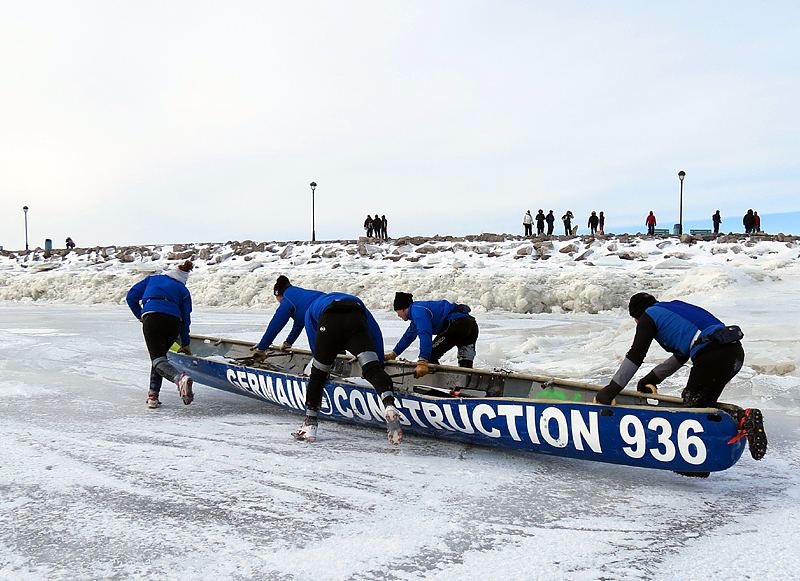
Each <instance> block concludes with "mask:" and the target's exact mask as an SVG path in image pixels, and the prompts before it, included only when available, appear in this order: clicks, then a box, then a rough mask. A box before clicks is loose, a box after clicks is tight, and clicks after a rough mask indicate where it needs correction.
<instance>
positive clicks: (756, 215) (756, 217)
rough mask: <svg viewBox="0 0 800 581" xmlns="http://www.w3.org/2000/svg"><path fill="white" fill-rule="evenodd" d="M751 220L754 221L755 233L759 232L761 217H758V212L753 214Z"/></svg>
mask: <svg viewBox="0 0 800 581" xmlns="http://www.w3.org/2000/svg"><path fill="white" fill-rule="evenodd" d="M753 218H755V219H756V232H761V216H759V215H758V212H753Z"/></svg>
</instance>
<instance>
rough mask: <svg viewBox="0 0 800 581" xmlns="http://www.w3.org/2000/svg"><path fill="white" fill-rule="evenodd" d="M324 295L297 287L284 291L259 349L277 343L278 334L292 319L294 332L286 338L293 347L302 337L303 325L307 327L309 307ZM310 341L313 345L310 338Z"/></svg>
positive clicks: (259, 344)
mask: <svg viewBox="0 0 800 581" xmlns="http://www.w3.org/2000/svg"><path fill="white" fill-rule="evenodd" d="M324 294H325V293H323V292H320V291H315V290H306V289H304V288H300V287H296V286H290V287H289V288H287V289H286V290H285V291H283V299H281V304H280V305H278V308H277V310H276V311H275V314H274V315H272V320H271V321H270V322H269V325H268V326H267V330H266V331H265V332H264V336H263V337H261V341H259V343H258V348H259V349H261V350H264V349H266V348H267V347H269V346H270V345H272V342H273V341H275V337H277V336H278V333H280V332H281V330H282V329H283V328H284V327H285V326H286V323H288V322H289V319H290V318H291V319H294V325H293V326H292V330H291V331H290V332H289V336H288V337H286V342H287V343H290V344H292V345H293V344H294V342H295V341H296V340H297V338H298V337H299V336H300V332H301V331H302V330H303V325H305V322H306V312H307V311H308V307H309V306H311V303H313V302H314V301H315V300H317V299H318V298H319V297H321V296H322V295H324ZM308 341H309V343H311V337H310V336H309V338H308Z"/></svg>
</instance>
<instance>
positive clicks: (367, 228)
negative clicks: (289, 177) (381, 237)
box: [364, 214, 372, 238]
mask: <svg viewBox="0 0 800 581" xmlns="http://www.w3.org/2000/svg"><path fill="white" fill-rule="evenodd" d="M364 231H365V232H366V234H367V238H372V216H370V215H369V214H367V219H366V220H364Z"/></svg>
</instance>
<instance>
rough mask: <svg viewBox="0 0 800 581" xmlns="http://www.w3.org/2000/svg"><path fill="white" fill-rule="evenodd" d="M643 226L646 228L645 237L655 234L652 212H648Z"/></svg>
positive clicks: (654, 221)
mask: <svg viewBox="0 0 800 581" xmlns="http://www.w3.org/2000/svg"><path fill="white" fill-rule="evenodd" d="M644 223H645V226H647V235H648V236H655V233H656V224H657V223H658V222H656V216H655V214H653V212H652V211H651V212H650V215H649V216H647V220H645V221H644Z"/></svg>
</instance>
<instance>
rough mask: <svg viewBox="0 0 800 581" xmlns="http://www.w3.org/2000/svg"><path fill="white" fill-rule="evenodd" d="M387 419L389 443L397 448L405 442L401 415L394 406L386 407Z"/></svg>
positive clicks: (384, 415)
mask: <svg viewBox="0 0 800 581" xmlns="http://www.w3.org/2000/svg"><path fill="white" fill-rule="evenodd" d="M383 417H385V418H386V433H387V434H388V436H389V442H391V443H392V444H394V445H395V446H397V445H398V444H399V443H400V442H402V441H403V429H402V428H401V427H400V413H399V412H398V411H397V409H395V407H394V406H392V405H389V406H386V411H385V412H384V414H383Z"/></svg>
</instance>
